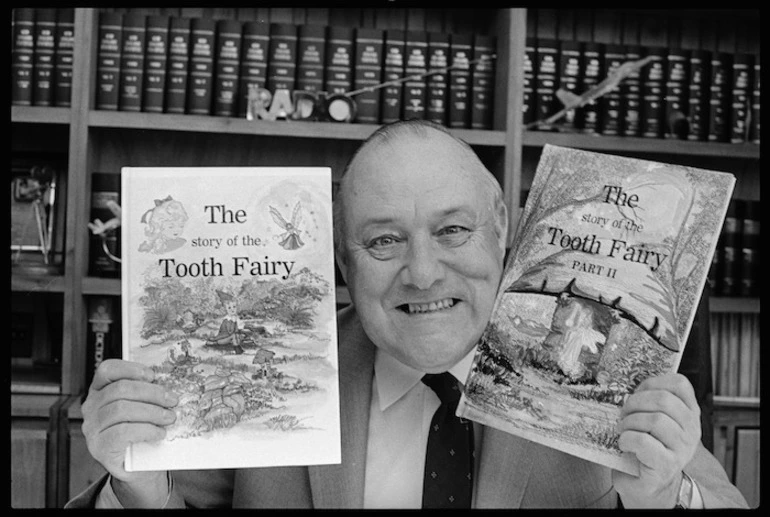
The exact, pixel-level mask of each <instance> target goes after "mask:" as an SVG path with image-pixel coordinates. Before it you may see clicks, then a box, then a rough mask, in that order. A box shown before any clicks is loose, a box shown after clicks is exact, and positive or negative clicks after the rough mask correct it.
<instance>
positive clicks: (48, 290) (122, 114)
mask: <svg viewBox="0 0 770 517" xmlns="http://www.w3.org/2000/svg"><path fill="white" fill-rule="evenodd" d="M114 11H115V12H120V13H126V12H128V11H131V10H130V9H114ZM141 11H142V12H144V13H146V14H167V15H183V16H189V17H195V16H203V17H209V18H212V19H215V20H221V19H237V20H240V21H243V22H246V21H254V20H263V21H268V22H275V23H294V24H305V23H318V24H326V25H330V26H331V25H340V26H348V27H364V28H378V29H385V30H387V29H398V30H405V31H407V30H426V31H436V32H452V33H455V32H460V33H469V34H473V33H479V34H484V35H488V36H494V37H495V38H496V44H497V48H496V53H497V60H496V86H495V90H494V101H493V102H494V107H495V108H494V113H493V120H492V127H491V128H489V129H464V128H457V129H452V132H453V133H454V134H455V135H457V136H458V137H460V138H462V139H464V140H465V141H467V142H468V143H469V144H470V145H472V146H473V148H474V149H475V150H476V152H477V153H478V154H479V156H480V157H481V159H482V161H483V162H484V163H485V165H487V167H488V168H489V169H490V170H491V171H492V173H493V174H494V175H495V177H496V178H497V179H498V181H499V182H500V184H501V185H502V187H503V191H504V195H505V201H506V203H507V205H508V206H509V209H510V210H509V211H510V214H511V234H512V233H513V230H514V229H515V227H516V223H517V221H518V217H519V213H520V210H521V196H522V192H523V191H524V190H526V189H527V188H528V186H529V185H530V184H531V181H532V176H533V174H534V166H535V165H536V163H537V158H538V156H539V152H540V149H542V147H543V145H545V144H546V143H551V144H556V145H564V146H571V147H579V148H583V149H588V150H595V151H600V152H609V153H616V154H623V155H629V156H640V157H645V158H649V159H661V160H668V161H670V160H673V161H679V162H681V163H687V164H690V165H694V166H702V167H706V168H711V167H709V166H708V164H711V163H716V164H717V166H718V168H720V169H721V170H728V171H731V172H734V173H736V175H737V176H738V187H737V188H736V195H739V196H743V197H744V198H747V199H755V200H758V199H759V188H758V186H759V146H758V145H756V144H751V143H744V144H729V143H711V142H689V141H678V140H668V139H648V138H641V137H615V136H601V135H586V134H577V133H570V134H566V133H553V132H544V131H532V130H525V129H524V127H523V123H522V120H521V115H520V114H521V113H522V102H523V100H522V95H521V92H522V87H523V83H524V78H523V74H522V73H521V70H523V65H524V47H525V39H526V37H527V35H528V34H530V33H532V34H534V35H535V36H540V37H543V36H544V35H550V36H551V37H554V38H557V37H570V38H575V37H579V38H585V41H590V40H592V39H595V40H596V41H601V42H603V43H609V42H611V41H613V40H620V41H619V42H624V43H625V42H627V41H626V40H628V39H629V38H633V37H634V34H633V33H629V32H628V31H626V32H623V31H622V30H620V29H618V28H617V27H619V25H618V20H619V19H620V20H623V19H625V18H629V17H630V18H634V17H635V16H636V15H637V14H638V13H636V11H634V10H620V11H617V12H611V13H610V12H606V11H601V10H597V11H593V10H572V11H567V10H564V11H563V12H562V13H561V14H559V15H557V14H556V13H555V11H551V10H527V9H474V10H472V11H469V10H463V9H458V10H453V9H411V8H410V9H403V8H382V9H378V8H238V9H214V8H190V9H180V8H146V9H141ZM707 11H708V10H707ZM731 13H732V11H728V12H727V13H726V14H725V13H721V14H720V16H724V17H725V18H726V19H727V20H728V23H724V24H722V25H723V26H722V27H720V30H719V34H722V35H724V38H723V40H724V41H726V43H724V42H722V41H723V40H719V41H720V42H722V43H719V44H720V45H730V44H732V48H733V49H734V50H735V49H738V50H740V49H741V48H743V47H746V48H747V49H750V48H752V47H751V42H749V41H744V40H747V38H748V36H743V35H742V34H743V32H745V31H741V30H740V28H739V25H740V24H744V23H746V21H747V20H748V19H750V18H748V17H747V16H746V15H744V14H742V13H737V14H731ZM98 14H99V9H94V8H77V9H75V42H74V56H75V59H74V66H73V73H72V99H71V106H70V107H33V106H12V107H11V125H12V150H13V151H14V152H16V151H25V152H30V151H31V152H35V151H41V150H42V151H46V152H50V151H55V152H58V153H62V154H64V155H66V161H67V170H68V173H67V190H66V194H65V196H66V197H65V200H66V206H65V210H66V212H65V214H64V222H65V227H64V251H63V269H62V272H61V274H58V275H39V274H36V273H35V272H34V271H26V270H24V269H22V268H13V269H12V272H11V291H12V294H16V295H23V296H53V297H54V298H55V299H56V300H57V301H56V302H55V303H56V304H58V311H59V314H60V315H59V316H58V317H59V318H60V319H61V321H60V322H59V326H60V327H61V336H60V338H58V339H57V340H56V341H55V342H50V343H49V346H50V347H51V348H52V349H54V350H56V354H54V355H58V356H60V358H59V362H58V364H57V371H56V375H55V378H56V380H57V382H55V383H54V384H55V385H56V386H57V388H58V393H56V394H51V393H38V394H34V393H22V392H18V393H12V395H11V399H12V411H11V413H12V429H13V430H14V433H16V434H14V437H16V436H21V435H22V434H23V429H25V428H26V426H30V425H32V426H33V427H34V426H35V425H36V426H37V427H36V428H39V429H46V428H47V429H48V431H46V432H43V433H42V434H41V432H37V431H36V434H35V435H34V436H35V437H36V440H35V442H34V443H36V444H37V446H38V449H37V453H35V454H37V455H36V456H34V459H33V460H31V461H35V462H38V461H39V457H40V455H39V451H40V449H39V446H40V445H41V444H42V446H44V447H53V448H54V449H53V451H54V452H55V453H54V454H52V455H49V459H48V460H47V461H48V463H47V465H46V466H45V467H42V469H43V473H44V480H45V486H46V494H47V497H46V498H45V501H44V502H41V500H40V499H37V500H35V499H34V498H33V497H28V498H26V499H24V501H23V502H20V504H21V505H22V506H33V507H34V506H38V505H40V504H45V505H46V506H61V505H62V504H63V503H64V502H65V501H66V500H67V499H69V497H71V496H72V495H74V494H75V492H76V491H79V490H80V489H82V488H83V487H84V484H85V483H87V482H88V481H89V480H92V479H93V478H94V477H95V476H97V475H98V474H99V472H100V471H99V468H98V466H94V465H93V462H92V461H91V460H89V458H87V454H83V451H84V450H85V449H84V445H83V443H82V440H83V438H82V435H81V434H79V432H78V431H77V429H78V428H79V418H80V416H81V415H80V410H79V407H80V401H81V399H82V396H83V394H84V393H85V392H86V391H87V389H88V386H87V367H86V365H87V362H88V358H87V355H88V350H87V342H88V335H89V331H90V327H89V322H88V318H89V315H88V310H89V302H90V301H91V300H93V299H96V298H99V297H112V298H115V299H118V298H119V296H120V281H119V280H118V279H115V278H100V277H95V276H91V275H89V271H88V263H89V258H88V253H89V232H88V230H87V226H86V223H87V222H88V221H89V207H90V191H91V175H92V174H93V173H94V172H111V173H117V172H118V171H119V170H120V167H122V166H144V165H161V166H162V165H180V166H182V165H222V166H227V165H230V166H243V165H319V166H330V167H331V168H332V170H333V173H334V174H335V177H339V174H340V173H341V171H342V168H343V167H344V165H345V163H346V162H347V160H348V158H349V157H350V156H351V155H352V153H353V152H354V151H355V149H356V148H357V147H358V145H359V144H360V143H361V141H363V140H364V139H366V138H367V137H368V136H369V135H370V134H371V133H372V132H373V131H374V130H376V128H377V127H378V125H376V124H362V123H336V122H306V121H269V120H257V121H248V120H246V119H244V118H237V117H218V116H213V115H212V116H206V115H191V114H168V113H148V112H141V111H140V112H126V111H105V110H97V109H95V102H96V75H97V74H96V69H97V58H98V41H97V39H98V34H99V31H98ZM656 16H657V17H658V19H660V20H686V19H688V17H692V18H697V19H698V20H699V25H698V26H699V27H702V26H708V24H709V23H712V20H713V19H714V17H715V16H716V14H713V13H712V15H711V16H710V17H709V16H708V13H707V15H701V14H699V15H697V16H696V15H695V14H691V13H689V12H686V11H676V12H675V14H674V15H673V17H672V15H671V13H669V12H667V11H649V12H645V13H644V17H642V18H643V19H644V20H648V19H649V18H650V17H652V18H655V17H656ZM642 18H640V19H642ZM549 20H550V21H549ZM637 26H638V27H639V28H638V30H637V33H636V39H637V41H640V40H643V39H644V41H648V40H650V38H653V35H652V33H653V32H654V30H653V29H655V26H654V25H651V24H650V23H649V21H645V22H644V23H642V22H641V21H640V22H639V23H638V24H637ZM663 26H665V27H666V31H667V32H666V36H665V37H666V38H668V34H669V33H673V32H675V31H676V30H679V29H681V30H683V36H682V38H685V36H684V35H689V36H687V37H694V36H692V35H691V34H690V32H691V31H690V30H689V29H688V28H687V26H685V25H683V24H681V23H679V22H669V23H663ZM641 27H645V29H644V31H647V32H644V31H642V29H641ZM678 28H679V29H678ZM533 31H534V32H533ZM731 31H732V32H731ZM658 32H660V33H659V34H657V36H655V37H657V38H663V37H664V36H663V29H661V30H660V31H658ZM642 34H646V36H644V38H643V37H642ZM705 34H706V32H705V31H704V32H703V34H701V33H699V36H698V37H699V38H700V40H702V39H704V38H706V36H705ZM645 38H646V39H645ZM714 38H716V37H714ZM741 38H743V39H741ZM653 39H654V38H653ZM700 40H699V41H700ZM666 41H668V40H667V39H666ZM730 42H732V43H730ZM739 42H740V43H739ZM714 44H715V45H716V44H717V40H716V39H714ZM739 45H743V47H739ZM287 151H288V152H287ZM337 298H338V302H339V303H341V304H345V303H348V302H349V297H348V296H347V291H346V289H345V288H344V287H341V286H338V288H337ZM710 310H711V312H712V313H725V312H727V313H731V312H732V313H750V314H755V315H756V316H759V300H758V299H757V298H713V299H712V300H711V308H710ZM11 373H12V376H11V377H12V381H14V380H16V379H15V377H17V376H18V375H17V374H20V372H18V371H14V369H13V368H12V372H11ZM32 373H33V375H32V377H33V379H32V381H31V382H32V383H33V384H34V373H35V372H32ZM39 379H40V383H41V384H48V381H47V380H45V379H44V375H42V374H41V375H40V377H39ZM25 382H29V379H27V378H25ZM719 403H720V407H729V408H739V409H740V410H741V411H748V412H749V413H751V412H752V411H753V412H756V413H757V414H758V401H757V402H756V404H755V405H752V402H751V401H750V400H747V399H731V398H724V399H720V401H719ZM746 404H748V405H746ZM30 422H33V423H34V425H33V424H31V423H30ZM41 436H42V438H41ZM41 440H42V441H41ZM70 440H71V442H70ZM54 442H56V443H54ZM13 443H14V445H13V447H14V455H15V454H16V449H15V448H16V445H15V444H16V443H17V442H16V441H14V442H13ZM24 447H25V448H24V449H23V451H22V452H24V451H27V450H28V449H29V447H28V446H27V445H26V444H25V445H24ZM70 449H71V450H70ZM20 450H22V449H20ZM67 450H70V452H69V455H68V454H67ZM78 451H80V452H78ZM24 454H27V452H24ZM14 457H15V456H14ZM30 457H32V456H30ZM45 457H46V456H45V455H43V458H45ZM84 472H87V473H88V474H87V475H86V474H84ZM38 475H39V473H38ZM38 482H39V478H35V480H34V483H33V482H32V481H30V482H29V485H26V484H25V485H24V487H26V488H24V487H22V488H20V490H22V491H23V490H39V489H35V488H31V487H34V486H38V485H35V483H38Z"/></svg>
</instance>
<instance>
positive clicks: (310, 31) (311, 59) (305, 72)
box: [297, 25, 326, 92]
mask: <svg viewBox="0 0 770 517" xmlns="http://www.w3.org/2000/svg"><path fill="white" fill-rule="evenodd" d="M325 63H326V27H325V26H323V25H300V26H299V29H298V32H297V90H304V91H306V92H320V91H322V90H323V87H324V65H325Z"/></svg>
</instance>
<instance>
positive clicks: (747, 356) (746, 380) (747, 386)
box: [737, 314, 759, 397]
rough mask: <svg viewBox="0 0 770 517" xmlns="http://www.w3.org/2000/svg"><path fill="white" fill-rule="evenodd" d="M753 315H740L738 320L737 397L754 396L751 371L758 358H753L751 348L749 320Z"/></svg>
mask: <svg viewBox="0 0 770 517" xmlns="http://www.w3.org/2000/svg"><path fill="white" fill-rule="evenodd" d="M753 317H754V315H753V314H740V320H739V325H740V326H739V329H740V337H739V346H738V357H739V360H740V362H739V364H738V393H737V396H739V397H751V396H754V393H752V390H751V373H752V372H751V370H752V369H753V368H754V365H755V363H757V362H758V361H759V357H755V356H754V349H753V346H752V341H753V339H752V338H753V336H752V333H751V319H752V318H753Z"/></svg>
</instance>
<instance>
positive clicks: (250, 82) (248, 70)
mask: <svg viewBox="0 0 770 517" xmlns="http://www.w3.org/2000/svg"><path fill="white" fill-rule="evenodd" d="M269 39H270V25H269V24H268V23H266V22H246V23H244V25H243V40H242V45H243V48H242V49H241V70H240V73H239V77H240V86H239V88H238V91H239V97H240V100H239V102H238V116H239V117H245V116H246V112H247V111H248V99H249V90H250V89H251V88H265V86H266V84H267V53H268V42H269Z"/></svg>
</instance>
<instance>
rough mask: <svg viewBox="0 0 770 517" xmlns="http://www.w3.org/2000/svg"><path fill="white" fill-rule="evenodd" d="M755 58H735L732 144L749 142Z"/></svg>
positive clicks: (731, 92) (731, 90)
mask: <svg viewBox="0 0 770 517" xmlns="http://www.w3.org/2000/svg"><path fill="white" fill-rule="evenodd" d="M753 75H754V56H753V55H751V54H736V55H735V56H733V76H732V81H731V83H730V84H731V89H730V98H731V103H730V108H731V109H730V142H731V143H733V144H740V143H743V142H745V141H746V140H747V137H748V135H747V133H748V124H747V122H748V120H749V113H750V109H751V87H752V86H753V84H754V78H753Z"/></svg>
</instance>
